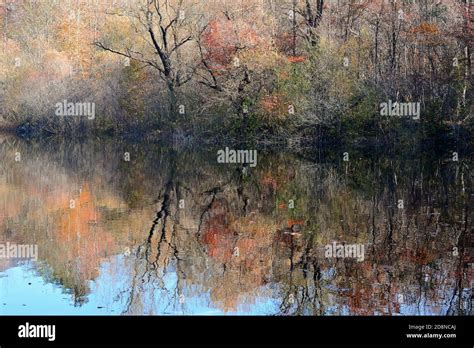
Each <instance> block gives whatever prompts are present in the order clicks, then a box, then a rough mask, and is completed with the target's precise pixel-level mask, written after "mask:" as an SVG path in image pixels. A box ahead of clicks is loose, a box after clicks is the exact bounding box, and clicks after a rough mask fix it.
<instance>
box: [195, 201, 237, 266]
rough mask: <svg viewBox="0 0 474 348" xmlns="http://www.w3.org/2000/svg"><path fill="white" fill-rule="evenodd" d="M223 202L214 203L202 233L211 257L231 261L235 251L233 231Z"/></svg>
mask: <svg viewBox="0 0 474 348" xmlns="http://www.w3.org/2000/svg"><path fill="white" fill-rule="evenodd" d="M223 204H224V203H223V202H220V201H216V202H214V203H213V205H212V207H211V209H210V211H209V218H208V219H207V221H206V227H205V230H204V233H203V235H202V240H203V243H204V244H205V245H206V246H207V248H208V254H209V256H210V257H213V258H216V259H218V260H221V261H229V260H230V258H231V257H232V253H233V234H234V233H233V231H232V230H231V229H230V228H228V225H227V221H226V209H225V207H224V205H223Z"/></svg>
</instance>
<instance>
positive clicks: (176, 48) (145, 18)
mask: <svg viewBox="0 0 474 348" xmlns="http://www.w3.org/2000/svg"><path fill="white" fill-rule="evenodd" d="M145 2H146V3H145V4H144V5H143V6H141V7H140V8H139V10H138V11H137V12H136V13H134V14H131V15H130V16H131V19H132V23H133V24H135V23H138V26H137V27H135V29H136V30H141V34H142V36H143V39H144V41H145V42H146V43H147V44H148V45H149V46H150V47H151V49H152V51H151V54H150V53H148V52H146V50H144V49H142V50H137V49H135V48H134V47H133V45H129V46H127V47H122V48H115V47H112V46H111V45H108V44H106V43H104V42H102V41H96V42H95V45H96V46H97V47H99V48H101V49H103V50H105V51H108V52H111V53H114V54H116V55H120V56H123V57H126V58H129V59H133V60H135V61H138V62H141V63H144V64H145V65H146V66H149V67H152V68H153V69H155V70H156V71H158V74H159V77H160V78H161V79H162V81H163V82H165V84H166V87H167V90H168V95H169V101H170V109H169V110H170V116H171V121H175V120H176V114H177V112H176V111H177V89H178V88H179V87H181V86H183V85H184V84H186V83H187V82H189V81H190V80H191V78H192V69H191V71H189V70H188V71H186V70H185V69H183V68H182V67H181V66H180V65H181V64H180V50H181V49H182V48H183V46H185V45H186V44H187V43H189V42H191V41H192V40H193V37H192V35H191V34H190V32H189V31H188V30H187V25H188V19H187V18H186V12H185V8H184V5H183V2H184V1H183V0H176V1H172V0H145Z"/></svg>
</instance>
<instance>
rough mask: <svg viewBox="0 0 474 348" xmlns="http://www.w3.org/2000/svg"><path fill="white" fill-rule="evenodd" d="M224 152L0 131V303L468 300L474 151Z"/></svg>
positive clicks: (9, 310)
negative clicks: (31, 250)
mask: <svg viewBox="0 0 474 348" xmlns="http://www.w3.org/2000/svg"><path fill="white" fill-rule="evenodd" d="M218 150H222V149H206V150H198V149H197V148H194V147H192V146H191V147H185V148H182V147H179V146H173V145H163V144H145V143H131V142H124V141H113V140H98V139H89V140H86V141H72V140H71V141H64V140H63V141H56V140H43V141H38V142H26V141H24V140H20V139H17V138H14V137H10V136H0V243H3V244H6V243H10V244H11V245H35V246H37V248H38V249H37V250H38V255H37V259H36V260H34V259H31V258H29V259H28V258H19V257H16V258H15V257H9V258H6V257H4V258H0V314H3V315H16V314H19V315H31V314H34V315H44V314H51V315H53V314H55V315H63V314H65V315H69V314H72V315H95V314H97V315H101V314H107V315H114V314H115V315H136V314H139V315H221V314H222V315H317V316H330V315H445V314H451V315H463V314H464V315H466V314H472V313H473V309H472V302H471V297H472V286H473V280H474V277H473V275H474V268H473V266H472V265H473V263H472V261H473V251H474V248H473V239H472V207H473V204H472V203H473V200H474V196H473V193H472V171H471V170H470V168H472V162H467V161H465V160H462V159H459V160H457V161H456V160H453V159H452V157H451V155H450V154H449V153H442V152H438V151H437V150H431V151H430V150H428V151H426V152H417V151H406V152H405V151H402V152H400V151H393V152H390V151H387V152H383V153H382V154H380V153H378V152H377V151H374V152H371V151H360V150H358V149H347V150H345V151H346V152H347V155H348V156H346V157H344V156H343V153H342V152H341V151H339V150H331V149H329V150H325V151H323V152H319V153H314V152H313V153H312V154H309V155H308V156H303V155H295V154H291V153H287V152H284V151H282V152H277V151H274V150H273V151H265V150H259V151H258V161H257V164H256V166H255V167H252V166H245V165H242V164H238V163H235V164H232V163H219V162H218V160H217V152H218ZM352 246H353V247H354V248H353V249H351V247H352ZM339 247H340V248H339ZM338 248H339V249H338ZM338 250H341V253H339V252H338ZM356 254H357V255H356Z"/></svg>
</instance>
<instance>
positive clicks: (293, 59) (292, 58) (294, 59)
mask: <svg viewBox="0 0 474 348" xmlns="http://www.w3.org/2000/svg"><path fill="white" fill-rule="evenodd" d="M288 61H289V62H290V63H302V62H304V61H306V57H303V56H290V57H288Z"/></svg>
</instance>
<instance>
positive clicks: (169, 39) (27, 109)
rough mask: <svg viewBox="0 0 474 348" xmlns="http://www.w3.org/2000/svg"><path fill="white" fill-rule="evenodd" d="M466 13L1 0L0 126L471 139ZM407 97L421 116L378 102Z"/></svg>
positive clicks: (354, 6) (182, 135) (277, 0)
mask: <svg viewBox="0 0 474 348" xmlns="http://www.w3.org/2000/svg"><path fill="white" fill-rule="evenodd" d="M473 20H474V15H473V4H472V3H471V2H470V1H469V0H446V1H430V0H371V1H369V0H367V1H364V0H348V1H342V0H340V1H336V0H331V1H328V0H326V1H325V0H239V1H230V0H206V1H196V0H135V1H131V0H130V1H127V0H114V1H112V0H101V1H94V0H66V1H57V0H42V1H39V0H38V1H36V0H25V1H23V0H3V1H0V24H1V26H2V44H1V46H2V54H1V55H0V128H1V129H3V130H6V131H13V132H16V133H17V134H18V135H20V136H22V137H26V138H31V137H44V136H55V135H60V136H62V135H67V136H68V137H70V136H74V137H77V136H79V137H83V136H87V135H90V134H94V135H98V136H109V135H115V136H125V137H140V139H147V140H150V141H159V140H169V139H172V140H173V141H176V142H179V143H183V142H184V143H222V142H225V143H226V144H230V143H232V142H248V141H250V142H252V143H256V144H257V145H261V144H263V145H269V144H280V145H281V144H284V145H286V146H289V147H296V148H300V147H304V146H310V147H311V146H314V144H315V143H317V142H318V141H320V142H327V141H329V142H330V143H333V142H338V141H343V142H351V143H358V142H374V141H375V143H380V142H384V141H387V139H389V140H394V141H403V140H407V141H409V140H410V139H412V138H413V137H414V136H415V137H416V138H417V139H445V137H448V138H449V137H451V138H452V137H454V138H455V139H458V140H459V139H460V138H463V139H466V138H467V137H468V136H469V135H470V134H472V99H473V98H472V81H473V80H472V44H473V39H474V26H473ZM58 104H64V106H66V105H67V104H70V106H71V108H70V109H71V110H72V111H74V110H76V109H78V108H77V106H78V105H79V106H81V105H83V106H84V108H88V109H91V108H92V107H93V108H94V111H95V112H94V117H91V115H82V114H77V113H74V112H72V113H71V112H70V113H63V114H59V113H58V110H57V106H56V105H58ZM404 104H405V106H412V105H413V106H414V107H415V106H416V107H417V108H418V110H419V118H416V117H410V116H409V115H404V114H403V113H396V112H395V113H393V112H390V110H389V112H387V110H385V112H383V111H382V109H386V105H390V106H396V107H397V108H398V107H400V108H403V106H404ZM79 109H80V108H79ZM408 109H409V108H407V110H408ZM58 114H59V115H58ZM71 116H77V117H71ZM407 116H408V117H407Z"/></svg>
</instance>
